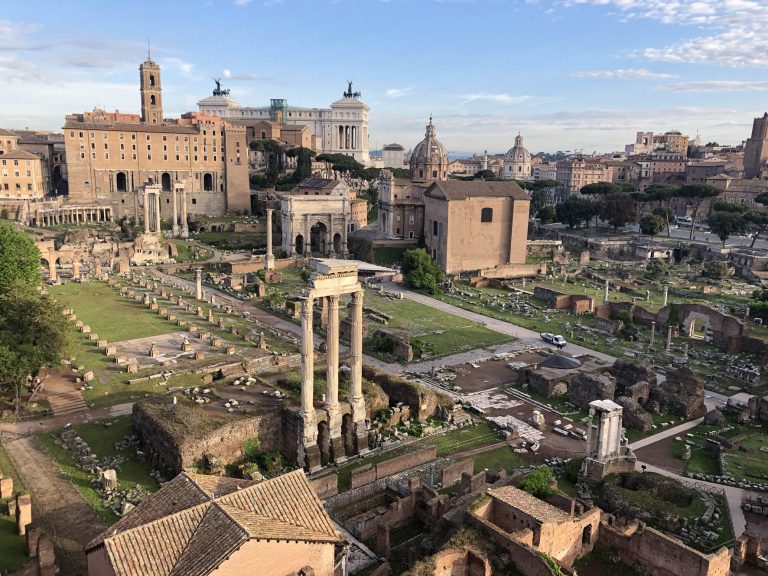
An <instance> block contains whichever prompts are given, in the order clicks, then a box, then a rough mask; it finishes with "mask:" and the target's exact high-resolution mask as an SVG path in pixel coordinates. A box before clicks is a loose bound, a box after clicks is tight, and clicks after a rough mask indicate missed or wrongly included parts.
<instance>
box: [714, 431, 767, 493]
mask: <svg viewBox="0 0 768 576" xmlns="http://www.w3.org/2000/svg"><path fill="white" fill-rule="evenodd" d="M734 444H735V445H736V446H737V447H736V448H734V449H733V450H729V451H728V452H726V453H725V454H724V456H723V463H724V466H725V470H723V472H724V473H725V474H726V475H728V476H731V477H732V478H743V479H745V480H750V481H753V482H765V481H766V479H768V454H767V453H765V452H763V451H761V450H760V449H761V448H763V447H765V446H768V434H766V433H765V432H764V431H761V432H757V433H754V434H749V435H748V436H746V437H745V438H743V439H742V440H738V441H734Z"/></svg>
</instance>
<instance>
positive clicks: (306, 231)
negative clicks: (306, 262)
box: [302, 214, 312, 257]
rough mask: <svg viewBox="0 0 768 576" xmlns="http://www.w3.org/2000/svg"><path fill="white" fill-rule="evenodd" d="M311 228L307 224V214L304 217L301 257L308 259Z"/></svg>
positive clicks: (310, 245)
mask: <svg viewBox="0 0 768 576" xmlns="http://www.w3.org/2000/svg"><path fill="white" fill-rule="evenodd" d="M311 240H312V227H311V225H310V223H309V214H307V215H306V216H304V254H302V256H306V257H309V254H310V252H312V241H311Z"/></svg>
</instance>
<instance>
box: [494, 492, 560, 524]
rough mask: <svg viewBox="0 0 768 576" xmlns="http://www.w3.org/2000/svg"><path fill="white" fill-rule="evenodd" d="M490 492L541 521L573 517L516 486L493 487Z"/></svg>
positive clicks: (556, 520) (555, 520)
mask: <svg viewBox="0 0 768 576" xmlns="http://www.w3.org/2000/svg"><path fill="white" fill-rule="evenodd" d="M488 494H489V495H490V496H491V497H492V498H495V499H497V500H500V501H501V502H504V503H505V504H509V505H510V506H512V507H513V508H516V509H518V510H520V511H521V512H523V513H524V514H528V516H530V517H532V518H534V519H535V520H537V521H539V522H567V521H568V520H570V518H571V517H570V515H568V513H566V512H565V511H564V510H561V509H560V508H557V507H555V506H552V504H549V503H547V502H544V500H540V499H539V498H536V497H535V496H532V495H531V494H528V492H526V491H524V490H520V489H519V488H515V487H514V486H503V487H501V488H491V489H490V490H488Z"/></svg>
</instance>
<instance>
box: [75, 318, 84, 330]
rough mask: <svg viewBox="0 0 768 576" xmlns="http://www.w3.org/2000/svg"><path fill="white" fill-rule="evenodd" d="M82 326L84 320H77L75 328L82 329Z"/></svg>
mask: <svg viewBox="0 0 768 576" xmlns="http://www.w3.org/2000/svg"><path fill="white" fill-rule="evenodd" d="M82 327H83V321H82V320H78V321H77V322H75V328H77V329H78V330H80V328H82Z"/></svg>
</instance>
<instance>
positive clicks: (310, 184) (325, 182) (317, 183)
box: [298, 178, 336, 188]
mask: <svg viewBox="0 0 768 576" xmlns="http://www.w3.org/2000/svg"><path fill="white" fill-rule="evenodd" d="M335 185H336V180H329V179H327V178H304V180H302V181H301V182H299V185H298V188H327V187H333V186H335Z"/></svg>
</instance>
